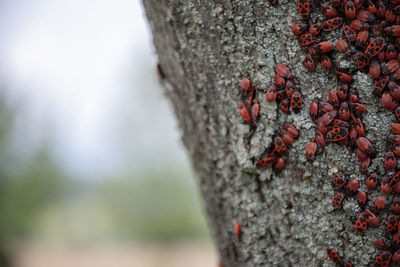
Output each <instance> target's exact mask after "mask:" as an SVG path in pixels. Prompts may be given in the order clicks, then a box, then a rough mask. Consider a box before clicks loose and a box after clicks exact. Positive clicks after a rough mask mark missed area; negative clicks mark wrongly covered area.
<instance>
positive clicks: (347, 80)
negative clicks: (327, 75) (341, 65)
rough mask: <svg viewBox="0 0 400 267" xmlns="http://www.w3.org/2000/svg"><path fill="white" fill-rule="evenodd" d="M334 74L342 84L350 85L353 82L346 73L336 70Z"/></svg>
mask: <svg viewBox="0 0 400 267" xmlns="http://www.w3.org/2000/svg"><path fill="white" fill-rule="evenodd" d="M335 74H336V76H337V77H338V78H339V80H340V81H342V82H344V83H351V82H352V81H353V78H352V77H351V76H350V75H349V74H347V73H344V72H340V71H338V70H336V71H335Z"/></svg>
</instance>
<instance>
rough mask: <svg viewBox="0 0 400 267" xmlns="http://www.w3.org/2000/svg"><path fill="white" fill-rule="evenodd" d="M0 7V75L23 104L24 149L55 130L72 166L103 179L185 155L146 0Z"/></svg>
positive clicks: (58, 152)
mask: <svg viewBox="0 0 400 267" xmlns="http://www.w3.org/2000/svg"><path fill="white" fill-rule="evenodd" d="M0 7H1V8H2V11H1V14H0V17H1V18H0V33H1V34H2V42H1V45H0V57H1V59H2V60H1V61H0V74H1V75H2V76H1V79H0V81H1V82H2V84H4V85H5V90H6V94H7V96H8V97H9V99H10V101H11V102H12V103H13V104H14V105H15V106H16V107H17V108H18V110H19V112H18V119H17V124H16V128H15V130H16V132H17V135H16V136H17V137H16V140H15V144H16V146H17V147H19V150H20V151H21V152H26V151H29V150H30V149H29V147H32V146H34V144H35V143H36V142H37V141H38V140H41V139H42V138H43V136H48V137H49V138H51V140H52V150H53V153H54V155H55V157H56V158H57V159H58V160H59V161H60V162H61V163H62V164H63V166H65V168H66V169H67V170H68V171H70V172H71V173H73V174H74V173H76V174H83V175H89V176H95V177H97V176H100V175H102V174H104V173H112V172H115V171H116V170H119V169H121V168H122V167H127V166H131V167H135V166H136V165H140V164H143V163H144V162H145V160H151V159H153V158H155V162H154V163H157V162H160V164H162V163H163V162H164V161H165V162H167V161H168V160H171V158H174V157H176V158H184V153H183V151H182V146H181V145H180V142H179V132H178V131H177V126H176V122H175V120H174V118H173V115H172V111H171V109H170V107H169V105H168V102H167V101H166V100H165V98H164V97H163V94H162V90H161V89H160V88H159V87H158V86H157V82H156V79H155V77H156V73H155V71H153V70H154V68H155V65H156V63H155V62H156V59H155V57H154V56H153V53H152V50H153V48H152V45H151V36H150V33H149V32H148V27H147V25H146V24H145V20H144V11H143V10H142V7H141V4H140V1H139V0H113V1H110V0H35V1H32V0H13V1H6V2H3V3H1V4H0ZM2 89H3V87H2Z"/></svg>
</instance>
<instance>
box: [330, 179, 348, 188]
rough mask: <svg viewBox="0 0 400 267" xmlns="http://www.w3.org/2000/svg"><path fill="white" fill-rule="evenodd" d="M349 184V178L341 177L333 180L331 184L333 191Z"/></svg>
mask: <svg viewBox="0 0 400 267" xmlns="http://www.w3.org/2000/svg"><path fill="white" fill-rule="evenodd" d="M347 183H348V178H346V177H343V176H340V177H335V178H333V179H332V181H331V184H332V187H333V189H335V190H338V189H340V188H342V187H343V186H345V185H346V184H347Z"/></svg>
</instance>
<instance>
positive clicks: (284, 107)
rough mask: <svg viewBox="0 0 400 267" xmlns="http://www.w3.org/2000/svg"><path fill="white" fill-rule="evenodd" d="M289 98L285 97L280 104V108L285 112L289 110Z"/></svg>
mask: <svg viewBox="0 0 400 267" xmlns="http://www.w3.org/2000/svg"><path fill="white" fill-rule="evenodd" d="M289 105H290V102H289V99H283V100H282V101H281V103H280V104H279V108H280V109H281V110H282V111H283V112H284V113H288V112H289Z"/></svg>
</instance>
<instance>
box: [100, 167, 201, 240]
mask: <svg viewBox="0 0 400 267" xmlns="http://www.w3.org/2000/svg"><path fill="white" fill-rule="evenodd" d="M147 167H148V168H143V169H140V170H135V171H133V172H132V173H131V174H130V175H128V176H126V177H123V178H119V179H107V180H104V182H103V183H101V184H100V185H99V188H100V195H99V196H100V198H101V200H102V202H103V203H104V205H105V206H106V207H107V209H108V210H109V211H110V212H111V215H112V217H113V219H114V221H115V223H116V225H118V227H117V228H116V230H117V231H116V235H117V236H118V237H120V238H134V239H137V240H145V241H161V242H167V241H168V242H169V241H176V240H180V239H204V238H206V237H207V230H206V223H205V221H204V216H203V214H202V211H201V207H200V205H199V200H198V194H197V191H196V190H197V189H196V188H195V185H194V181H193V180H192V177H191V173H190V170H189V169H188V167H187V164H186V165H183V164H171V165H169V166H164V168H160V167H158V168H157V167H153V168H151V167H150V166H147Z"/></svg>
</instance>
